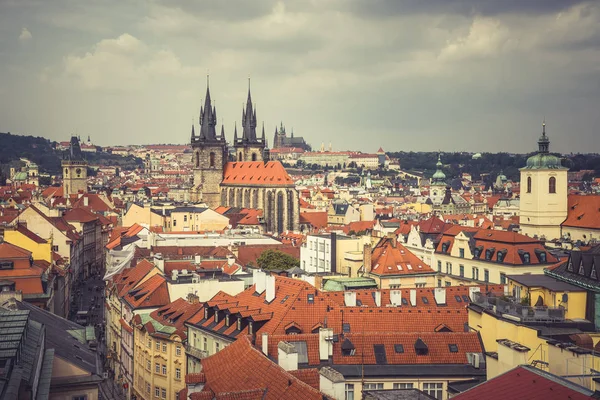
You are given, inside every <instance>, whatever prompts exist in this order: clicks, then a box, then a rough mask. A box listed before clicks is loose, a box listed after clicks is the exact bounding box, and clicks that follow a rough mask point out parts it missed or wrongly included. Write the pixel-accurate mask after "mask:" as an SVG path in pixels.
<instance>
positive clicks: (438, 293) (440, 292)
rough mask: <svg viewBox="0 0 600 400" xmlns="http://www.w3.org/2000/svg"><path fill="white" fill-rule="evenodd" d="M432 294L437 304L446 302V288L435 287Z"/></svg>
mask: <svg viewBox="0 0 600 400" xmlns="http://www.w3.org/2000/svg"><path fill="white" fill-rule="evenodd" d="M433 295H434V297H435V302H436V303H437V305H444V304H446V288H443V287H437V288H435V290H434V291H433Z"/></svg>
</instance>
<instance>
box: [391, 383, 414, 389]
mask: <svg viewBox="0 0 600 400" xmlns="http://www.w3.org/2000/svg"><path fill="white" fill-rule="evenodd" d="M413 387H414V383H412V382H401V383H394V389H412V388H413Z"/></svg>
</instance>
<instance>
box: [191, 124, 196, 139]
mask: <svg viewBox="0 0 600 400" xmlns="http://www.w3.org/2000/svg"><path fill="white" fill-rule="evenodd" d="M195 138H196V133H195V132H194V123H192V143H193V142H194V139H195Z"/></svg>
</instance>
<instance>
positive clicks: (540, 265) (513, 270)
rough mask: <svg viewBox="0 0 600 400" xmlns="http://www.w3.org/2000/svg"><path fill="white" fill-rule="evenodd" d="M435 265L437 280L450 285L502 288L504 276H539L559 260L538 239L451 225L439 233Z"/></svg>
mask: <svg viewBox="0 0 600 400" xmlns="http://www.w3.org/2000/svg"><path fill="white" fill-rule="evenodd" d="M435 261H436V262H437V271H438V272H439V273H440V274H442V277H441V278H440V279H441V280H443V281H445V282H452V283H450V284H459V282H460V283H465V282H472V283H479V282H489V283H496V284H498V283H499V284H506V276H507V275H515V274H526V273H533V274H536V273H537V274H541V273H543V270H544V268H547V267H550V266H551V265H554V264H556V263H557V262H558V261H559V260H558V258H556V257H555V256H554V255H553V254H552V253H550V252H549V251H548V250H546V248H545V247H544V246H543V244H542V242H540V241H539V240H538V239H534V238H531V237H528V236H525V235H521V234H519V233H516V232H505V231H498V230H490V229H480V228H467V227H462V226H456V225H454V226H452V227H450V228H449V229H446V230H445V231H444V232H443V233H442V235H441V238H440V240H439V243H438V244H437V247H436V250H435ZM434 267H435V266H434Z"/></svg>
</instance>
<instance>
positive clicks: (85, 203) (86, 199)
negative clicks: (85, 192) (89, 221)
mask: <svg viewBox="0 0 600 400" xmlns="http://www.w3.org/2000/svg"><path fill="white" fill-rule="evenodd" d="M89 205H90V199H89V198H88V197H87V196H85V197H84V198H83V206H84V207H87V206H89Z"/></svg>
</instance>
